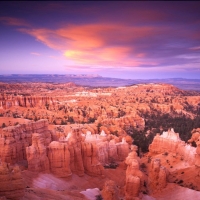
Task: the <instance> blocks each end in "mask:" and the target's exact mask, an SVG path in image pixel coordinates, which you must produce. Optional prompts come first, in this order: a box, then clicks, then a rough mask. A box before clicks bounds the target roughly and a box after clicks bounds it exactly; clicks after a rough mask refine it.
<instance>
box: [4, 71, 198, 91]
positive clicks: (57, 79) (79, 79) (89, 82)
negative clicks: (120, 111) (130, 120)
mask: <svg viewBox="0 0 200 200" xmlns="http://www.w3.org/2000/svg"><path fill="white" fill-rule="evenodd" d="M0 82H4V83H5V82H6V83H22V82H43V83H45V82H47V83H67V82H73V83H75V84H77V85H83V86H89V87H110V86H112V87H119V86H128V85H133V84H143V83H167V84H172V85H174V86H176V87H178V88H180V89H184V90H196V91H200V79H185V78H168V79H121V78H109V77H102V76H99V75H97V74H92V75H91V74H78V75H76V74H65V75H60V74H9V75H0Z"/></svg>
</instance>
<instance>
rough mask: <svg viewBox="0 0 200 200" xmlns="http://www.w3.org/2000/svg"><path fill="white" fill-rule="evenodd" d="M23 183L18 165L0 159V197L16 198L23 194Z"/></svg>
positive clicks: (13, 199) (16, 199) (15, 199)
mask: <svg viewBox="0 0 200 200" xmlns="http://www.w3.org/2000/svg"><path fill="white" fill-rule="evenodd" d="M24 189H25V184H24V181H23V179H22V176H21V171H20V169H19V167H18V166H11V165H9V164H7V163H5V162H1V161H0V198H1V197H2V196H4V197H6V198H5V199H12V200H18V199H20V198H21V197H23V195H24Z"/></svg>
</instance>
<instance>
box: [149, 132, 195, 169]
mask: <svg viewBox="0 0 200 200" xmlns="http://www.w3.org/2000/svg"><path fill="white" fill-rule="evenodd" d="M149 151H150V153H151V154H160V153H165V152H168V153H174V154H178V155H180V156H181V157H183V158H184V160H185V161H186V162H188V163H189V164H190V165H193V164H194V163H195V154H196V148H195V147H192V146H191V145H189V144H186V143H185V142H184V141H182V140H181V139H180V138H179V134H178V133H175V132H174V130H173V129H171V130H168V131H167V132H163V134H162V135H156V136H155V137H154V140H153V142H152V144H151V145H150V146H149Z"/></svg>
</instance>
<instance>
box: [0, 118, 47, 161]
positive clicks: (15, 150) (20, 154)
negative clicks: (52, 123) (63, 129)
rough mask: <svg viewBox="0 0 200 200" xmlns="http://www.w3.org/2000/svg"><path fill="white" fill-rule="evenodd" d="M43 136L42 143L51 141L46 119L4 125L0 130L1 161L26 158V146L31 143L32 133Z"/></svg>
mask: <svg viewBox="0 0 200 200" xmlns="http://www.w3.org/2000/svg"><path fill="white" fill-rule="evenodd" d="M33 133H39V134H42V135H43V136H44V138H45V139H44V143H45V145H48V144H49V143H50V141H51V132H50V131H49V130H48V121H47V120H39V121H37V122H30V123H28V124H22V125H17V126H10V127H6V128H4V129H2V130H1V132H0V144H1V147H0V157H1V159H2V161H4V162H7V163H11V164H15V163H17V162H19V161H22V160H26V159H27V156H26V147H28V146H30V145H31V144H32V134H33Z"/></svg>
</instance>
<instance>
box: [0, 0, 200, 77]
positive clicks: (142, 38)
mask: <svg viewBox="0 0 200 200" xmlns="http://www.w3.org/2000/svg"><path fill="white" fill-rule="evenodd" d="M0 74H99V75H101V76H104V77H115V78H127V79H152V78H159V79H162V78H188V79H197V78H198V79H200V2H198V1H196V2H189V1H188V2H187V1H182V2H174V1H173V2H162V1H160V2H159V1H155V2H152V1H151V2H145V1H132V2H129V1H125V2H123V1H116V2H112V1H111V2H105V1H99V2H92V1H84V2H81V1H74V2H72V1H71V2H59V1H52V2H20V1H19V2H17V1H15V2H0Z"/></svg>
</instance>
